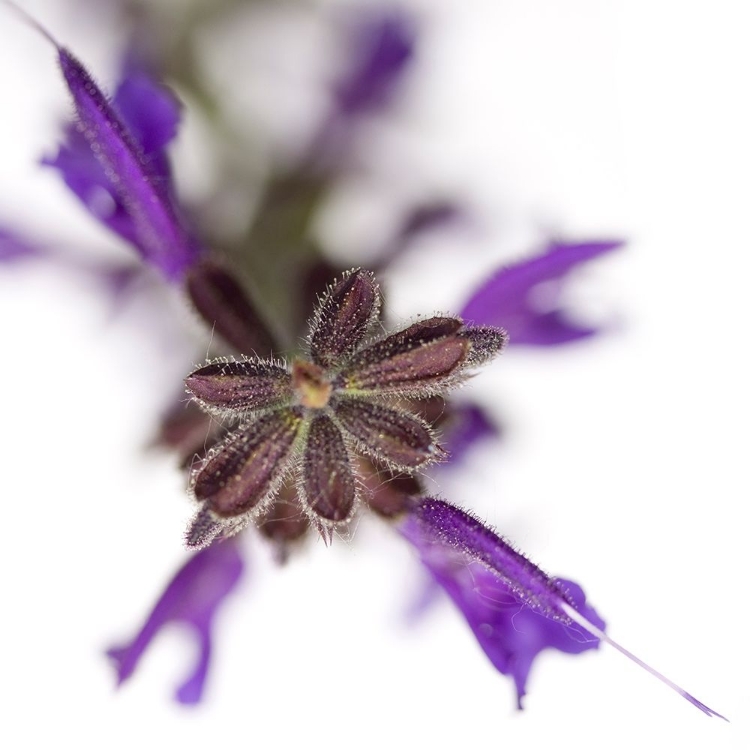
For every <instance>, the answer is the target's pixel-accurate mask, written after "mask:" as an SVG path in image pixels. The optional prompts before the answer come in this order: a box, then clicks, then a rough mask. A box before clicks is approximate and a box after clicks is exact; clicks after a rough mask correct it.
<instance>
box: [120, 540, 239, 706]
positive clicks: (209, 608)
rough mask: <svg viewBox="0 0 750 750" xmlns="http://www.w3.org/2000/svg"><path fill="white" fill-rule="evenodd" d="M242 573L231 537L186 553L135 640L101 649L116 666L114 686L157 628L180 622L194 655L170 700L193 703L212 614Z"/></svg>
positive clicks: (206, 653)
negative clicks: (191, 635)
mask: <svg viewBox="0 0 750 750" xmlns="http://www.w3.org/2000/svg"><path fill="white" fill-rule="evenodd" d="M242 572H243V562H242V558H241V557H240V554H239V551H238V547H237V544H236V543H235V542H233V541H223V542H221V543H219V544H214V545H213V546H211V547H209V548H208V549H205V550H203V551H202V552H198V553H197V554H195V555H193V556H192V557H190V559H189V560H188V561H187V563H185V565H184V566H183V567H182V568H181V569H180V570H179V571H178V573H177V575H175V577H174V578H173V579H172V580H171V581H170V582H169V585H168V586H167V588H166V589H165V591H164V593H163V594H162V595H161V597H160V599H159V601H158V602H157V603H156V605H155V606H154V608H153V610H152V611H151V614H150V615H149V616H148V619H147V620H146V623H145V624H144V626H143V627H142V628H141V630H140V631H139V632H138V634H137V635H136V636H135V638H134V639H133V640H132V641H131V642H130V643H129V644H128V645H126V646H120V647H117V648H111V649H110V650H109V651H108V652H107V655H108V656H109V657H110V658H111V659H112V661H113V662H114V664H115V668H116V669H117V683H118V685H121V684H122V683H123V682H125V680H127V679H128V678H129V677H130V676H131V675H132V674H133V672H134V671H135V668H136V667H137V666H138V662H139V661H140V659H141V656H143V653H144V652H145V651H146V649H147V648H148V646H149V644H150V643H151V641H152V640H153V639H154V637H155V636H157V635H159V633H160V631H161V630H162V628H164V626H165V625H168V624H170V623H173V622H180V623H183V624H185V625H187V626H189V627H190V629H191V630H192V631H193V633H194V634H195V638H196V640H197V641H198V646H199V648H200V654H199V658H198V661H197V663H196V665H195V667H194V669H193V670H192V671H191V673H190V674H189V676H188V678H187V679H186V680H185V681H184V682H183V683H182V684H181V685H180V686H179V687H178V689H177V691H176V698H177V700H178V701H179V702H180V703H186V704H191V703H198V702H199V701H200V700H201V697H202V695H203V687H204V684H205V681H206V676H207V674H208V666H209V658H210V654H211V647H212V629H213V622H214V617H215V615H216V612H217V611H218V609H219V607H220V605H221V603H222V602H223V601H224V600H225V599H226V597H227V596H228V595H229V594H230V593H231V592H232V591H233V590H234V588H235V587H236V586H237V583H238V581H239V580H240V577H241V576H242Z"/></svg>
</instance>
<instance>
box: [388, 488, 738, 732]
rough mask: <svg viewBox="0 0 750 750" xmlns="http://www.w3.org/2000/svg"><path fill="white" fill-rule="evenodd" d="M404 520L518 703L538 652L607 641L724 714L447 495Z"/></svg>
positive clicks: (424, 501) (420, 501) (421, 501)
mask: <svg viewBox="0 0 750 750" xmlns="http://www.w3.org/2000/svg"><path fill="white" fill-rule="evenodd" d="M398 526H399V531H400V532H401V534H402V535H403V536H404V537H405V538H406V539H407V540H408V541H409V542H411V543H412V544H413V545H414V546H415V547H416V549H417V550H418V552H419V554H420V556H421V558H422V561H423V563H424V564H425V566H426V567H427V569H428V570H429V571H430V573H431V574H432V576H433V578H434V579H435V581H436V582H437V583H438V584H439V585H440V586H442V588H443V589H444V590H445V591H446V592H447V593H448V595H449V596H450V597H451V599H453V601H454V602H455V603H456V605H457V606H458V608H459V609H460V610H461V612H462V613H463V615H464V616H465V618H466V620H467V621H468V623H469V626H470V627H471V629H472V631H473V632H474V634H475V636H476V638H477V640H478V641H479V644H480V645H481V647H482V649H483V650H484V651H485V653H486V654H487V656H488V657H489V658H490V661H492V663H493V665H494V666H495V667H496V669H498V670H499V671H500V672H503V673H504V674H510V675H512V677H513V680H514V682H515V684H516V692H517V696H518V707H519V708H520V707H521V699H522V698H523V696H524V694H525V691H526V690H525V686H526V678H527V676H528V673H529V669H530V667H531V663H532V661H533V660H534V658H535V657H536V655H537V654H538V653H539V652H540V651H542V650H543V649H544V648H555V649H558V650H560V651H564V652H566V653H574V654H576V653H581V652H582V651H585V650H587V649H590V648H596V647H597V646H598V645H599V641H605V642H606V643H609V644H610V645H611V646H612V647H614V648H615V649H617V650H618V651H619V652H620V653H621V654H623V655H624V656H626V657H627V658H628V659H631V660H632V661H634V662H635V663H636V664H638V666H640V667H643V669H645V670H646V671H647V672H649V674H651V675H653V676H654V677H656V678H657V679H658V680H660V681H661V682H663V683H664V684H666V685H667V686H668V687H670V688H672V690H674V691H675V692H677V693H678V694H679V695H681V696H682V697H683V698H685V699H686V700H687V701H689V702H690V703H692V704H693V705H694V706H695V707H696V708H699V709H700V710H701V711H703V712H704V713H705V714H706V715H708V716H718V717H719V718H721V719H725V720H726V717H724V716H722V715H721V714H720V713H718V712H716V711H714V710H713V709H712V708H709V707H708V706H706V705H705V704H704V703H701V701H699V700H698V699H697V698H695V697H693V696H692V695H691V694H690V693H688V692H687V691H686V690H684V689H683V688H681V687H680V686H679V685H677V684H675V683H674V682H672V680H670V679H669V678H668V677H665V676H664V675H663V674H661V673H660V672H657V671H656V670H655V669H654V668H653V667H651V666H650V665H649V664H646V663H645V662H644V661H642V660H641V659H639V658H638V657H637V656H635V655H634V654H632V653H631V652H630V651H628V650H627V649H625V648H624V647H623V646H621V645H620V644H619V643H617V642H616V641H614V640H612V639H611V638H610V637H609V636H608V635H607V634H606V633H605V632H604V621H603V620H602V619H601V617H599V615H598V614H597V612H596V611H595V610H594V609H593V608H592V607H591V606H590V605H588V604H587V603H586V598H585V596H584V593H583V590H582V589H581V588H580V587H579V586H578V585H577V584H575V583H573V582H572V581H568V580H565V579H563V578H552V577H551V576H549V575H547V573H545V572H544V571H543V570H541V568H539V567H538V566H537V565H535V564H534V563H533V562H531V560H529V559H528V558H527V557H525V556H524V555H523V554H521V553H520V552H519V551H518V550H516V549H515V548H514V547H513V546H512V545H511V544H510V543H509V542H507V541H506V540H505V539H503V538H502V537H500V536H498V535H497V534H496V533H495V532H494V531H493V530H492V529H491V528H489V527H488V526H487V524H485V523H484V522H482V521H480V520H479V519H478V518H476V517H475V516H473V515H471V514H470V513H467V512H466V511H464V510H462V509H461V508H457V507H456V506H455V505H451V504H450V503H447V502H445V501H443V500H438V499H434V498H415V499H414V500H413V501H412V503H411V504H410V506H409V508H408V509H407V512H406V513H405V514H404V515H403V517H402V518H401V520H400V521H399V525H398Z"/></svg>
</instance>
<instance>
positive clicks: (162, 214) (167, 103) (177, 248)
mask: <svg viewBox="0 0 750 750" xmlns="http://www.w3.org/2000/svg"><path fill="white" fill-rule="evenodd" d="M55 45H56V47H57V51H58V59H59V62H60V67H61V69H62V73H63V76H64V78H65V82H66V84H67V86H68V89H69V91H70V93H71V95H72V97H73V104H74V107H75V111H76V115H77V122H76V125H75V126H68V127H67V128H66V142H65V144H64V145H63V146H61V147H60V150H59V151H58V154H57V156H55V157H54V158H49V159H45V160H44V163H45V164H47V165H48V166H52V167H55V168H56V169H59V170H60V171H61V172H62V175H63V178H64V180H65V182H66V184H67V185H68V187H69V188H70V189H71V190H72V191H73V192H74V193H75V194H76V195H77V196H78V198H79V199H80V200H81V201H82V202H83V204H84V205H85V206H86V207H87V209H88V210H89V211H90V212H91V213H92V214H93V215H94V216H95V217H96V218H97V219H98V220H99V221H101V222H102V223H103V224H105V225H106V226H107V227H109V228H110V229H111V230H112V231H114V232H116V233H117V234H119V235H120V236H121V237H123V238H124V239H125V240H126V241H127V242H129V243H130V244H131V245H133V246H134V247H135V248H136V249H137V251H138V252H139V253H140V255H141V257H142V258H143V259H144V260H145V261H146V262H147V263H149V264H151V265H153V266H155V267H156V268H158V269H159V270H160V271H161V272H162V273H163V274H164V275H165V276H166V277H167V278H168V279H170V280H176V279H180V278H181V277H182V276H183V274H184V273H185V271H186V270H187V269H188V268H189V267H190V266H191V265H192V264H193V263H194V262H195V260H196V259H197V257H198V256H199V254H200V252H201V250H200V247H199V245H198V243H197V241H196V239H195V238H194V237H193V236H192V234H191V233H190V232H189V231H188V229H187V228H186V226H185V224H184V222H183V220H182V218H181V217H180V212H179V209H178V207H177V205H176V202H175V200H174V196H173V189H172V182H171V176H170V171H169V164H168V161H167V157H166V153H165V147H166V146H167V144H168V143H169V142H170V141H171V140H172V138H173V137H174V135H175V133H176V129H177V123H178V121H179V106H178V104H177V102H176V100H175V99H174V97H173V96H172V94H171V93H170V92H169V91H167V90H166V89H165V88H163V87H162V86H160V85H158V84H156V83H155V82H154V81H153V80H152V79H151V78H150V77H149V76H148V75H147V74H146V73H145V72H144V71H143V70H141V69H139V68H138V66H137V65H136V64H135V63H134V62H133V61H132V60H130V61H128V63H127V64H126V66H125V70H124V73H123V80H122V82H121V84H120V86H119V87H118V89H117V92H116V93H115V96H114V98H113V99H112V101H111V102H110V101H109V99H108V98H107V97H106V96H105V94H104V93H102V91H101V90H100V89H99V88H98V87H97V85H96V84H95V82H94V81H93V79H92V78H91V76H90V75H89V73H88V72H87V71H86V69H85V68H84V67H83V65H81V63H80V62H79V61H78V60H77V59H76V58H75V57H74V56H73V55H72V54H71V53H70V52H68V50H66V49H65V48H63V47H60V46H59V45H57V44H56V43H55Z"/></svg>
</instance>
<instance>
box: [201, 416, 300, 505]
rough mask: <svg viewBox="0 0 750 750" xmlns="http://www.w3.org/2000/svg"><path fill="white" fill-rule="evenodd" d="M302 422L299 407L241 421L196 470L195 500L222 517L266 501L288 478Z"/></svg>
mask: <svg viewBox="0 0 750 750" xmlns="http://www.w3.org/2000/svg"><path fill="white" fill-rule="evenodd" d="M301 423H302V416H301V414H300V412H299V411H297V410H295V409H283V410H280V411H276V412H272V413H271V414H267V415H265V416H262V417H260V418H259V419H256V420H254V421H251V422H247V423H245V424H244V425H241V426H240V427H239V428H238V429H237V430H236V431H234V432H232V433H231V434H230V435H229V437H227V439H226V440H225V441H224V442H223V443H221V444H220V445H218V446H217V447H216V448H215V449H214V450H212V451H211V452H210V453H209V454H208V456H207V457H206V459H205V460H204V461H203V462H202V463H201V464H199V466H198V467H197V469H196V470H195V471H194V472H193V476H192V482H191V489H192V492H193V495H194V496H195V499H196V500H198V501H199V502H205V503H206V507H208V509H209V510H211V511H212V512H213V513H214V514H215V515H216V516H218V517H219V518H232V517H235V516H240V515H243V514H245V513H248V512H250V511H252V510H254V509H255V508H256V507H258V506H259V505H262V502H263V501H264V500H266V499H267V498H269V497H270V496H272V494H273V492H274V491H275V490H276V488H277V487H278V484H279V482H280V481H281V479H283V476H284V472H285V469H286V468H287V465H288V459H289V455H290V452H291V449H292V445H293V444H294V439H295V438H296V436H297V433H298V431H299V428H300V425H301Z"/></svg>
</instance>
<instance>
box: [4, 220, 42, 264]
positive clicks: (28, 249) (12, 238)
mask: <svg viewBox="0 0 750 750" xmlns="http://www.w3.org/2000/svg"><path fill="white" fill-rule="evenodd" d="M42 255H44V251H43V250H42V249H41V248H40V247H37V246H36V245H34V244H32V243H30V242H28V241H27V240H25V239H22V238H21V237H19V236H18V235H17V234H16V233H15V232H12V231H11V230H9V229H4V228H3V227H0V263H11V262H13V261H17V260H28V259H29V258H38V257H40V256H42Z"/></svg>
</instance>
